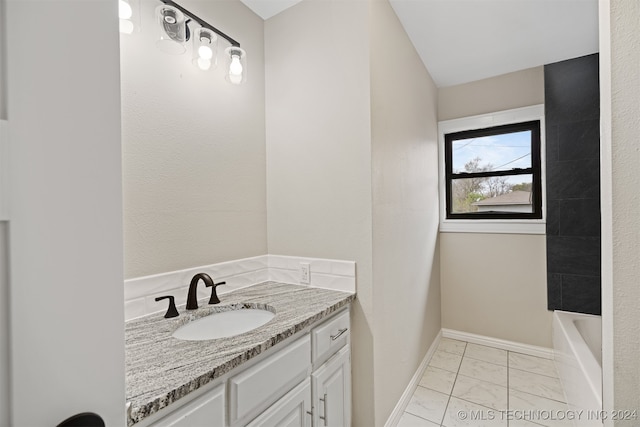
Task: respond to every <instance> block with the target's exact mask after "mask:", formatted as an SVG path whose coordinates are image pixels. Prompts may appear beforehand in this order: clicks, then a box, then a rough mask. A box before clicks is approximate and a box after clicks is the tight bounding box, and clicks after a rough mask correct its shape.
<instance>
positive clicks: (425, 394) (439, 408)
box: [405, 386, 449, 424]
mask: <svg viewBox="0 0 640 427" xmlns="http://www.w3.org/2000/svg"><path fill="white" fill-rule="evenodd" d="M448 401H449V395H447V394H444V393H440V392H438V391H435V390H429V389H428V388H424V387H420V386H418V387H416V391H415V392H414V393H413V396H412V397H411V400H410V401H409V404H408V405H407V408H406V409H405V412H409V413H410V414H412V415H416V416H418V417H421V418H424V419H426V420H429V421H433V422H434V423H437V424H440V423H441V422H442V417H443V416H444V410H445V409H446V408H447V402H448Z"/></svg>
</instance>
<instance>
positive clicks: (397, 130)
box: [360, 0, 440, 425]
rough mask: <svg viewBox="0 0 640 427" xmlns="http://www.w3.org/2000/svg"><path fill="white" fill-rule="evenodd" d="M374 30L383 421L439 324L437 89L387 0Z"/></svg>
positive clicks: (377, 6) (376, 282)
mask: <svg viewBox="0 0 640 427" xmlns="http://www.w3.org/2000/svg"><path fill="white" fill-rule="evenodd" d="M370 34H371V130H372V144H371V148H372V150H371V151H372V165H373V171H372V172H373V176H372V186H373V299H374V315H373V321H374V324H375V328H374V334H373V336H374V359H375V361H374V363H375V369H374V372H375V377H374V382H375V405H374V408H375V416H376V418H375V421H376V425H382V424H383V423H384V422H385V421H386V420H387V418H388V417H389V414H390V413H391V411H392V410H393V408H394V406H395V404H396V403H397V402H398V400H399V399H400V397H401V396H402V393H403V392H404V390H405V388H406V387H407V385H408V384H409V382H410V380H411V378H412V376H413V375H414V373H415V372H416V370H417V368H418V366H419V365H420V362H421V361H422V358H423V357H424V355H425V353H426V352H427V350H428V349H429V346H430V345H431V343H432V342H433V340H434V339H435V337H436V335H437V334H438V332H439V331H440V273H439V270H440V266H439V260H438V255H439V248H438V173H437V170H438V143H437V120H436V103H437V89H436V87H435V84H434V83H433V81H432V79H431V76H430V75H429V73H428V72H427V70H426V68H425V67H424V65H423V63H422V61H421V60H420V58H419V56H418V54H417V53H416V51H415V49H414V47H413V45H412V44H411V42H410V40H409V38H408V37H407V35H406V33H405V31H404V30H403V28H402V26H401V24H400V22H399V20H398V18H397V17H396V15H395V13H394V11H393V9H392V8H391V6H390V4H389V3H388V1H386V0H376V1H373V2H371V23H370ZM399 64H402V65H401V68H402V75H399V74H398V67H399ZM360 425H361V424H360Z"/></svg>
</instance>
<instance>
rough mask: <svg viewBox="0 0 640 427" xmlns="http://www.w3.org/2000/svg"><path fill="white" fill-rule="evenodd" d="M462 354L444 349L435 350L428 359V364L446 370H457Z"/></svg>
mask: <svg viewBox="0 0 640 427" xmlns="http://www.w3.org/2000/svg"><path fill="white" fill-rule="evenodd" d="M461 360H462V356H460V355H459V354H453V353H448V352H446V351H436V352H435V353H433V356H431V360H430V361H429V365H430V366H435V367H436V368H440V369H444V370H446V371H451V372H458V368H459V367H460V361H461Z"/></svg>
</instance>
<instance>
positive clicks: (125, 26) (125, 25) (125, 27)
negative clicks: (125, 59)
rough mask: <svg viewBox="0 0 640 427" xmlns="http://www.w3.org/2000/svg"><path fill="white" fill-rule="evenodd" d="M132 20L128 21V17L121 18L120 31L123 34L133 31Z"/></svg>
mask: <svg viewBox="0 0 640 427" xmlns="http://www.w3.org/2000/svg"><path fill="white" fill-rule="evenodd" d="M133 29H134V26H133V22H131V21H129V20H128V19H121V20H120V32H121V33H123V34H131V33H133Z"/></svg>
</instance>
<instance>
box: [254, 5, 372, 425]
mask: <svg viewBox="0 0 640 427" xmlns="http://www.w3.org/2000/svg"><path fill="white" fill-rule="evenodd" d="M368 12H369V7H368V5H367V3H366V2H361V1H351V0H347V1H344V0H340V1H316V0H310V1H303V2H301V3H299V4H297V5H295V6H294V7H292V8H290V9H287V10H285V11H284V12H282V13H281V14H279V15H276V16H274V17H273V18H270V19H268V20H267V21H266V22H265V46H266V49H265V59H266V63H265V65H266V69H265V74H266V82H267V85H266V86H267V87H266V111H267V126H266V129H267V131H266V135H267V188H268V198H267V210H268V212H269V215H268V237H269V253H271V254H278V255H299V256H311V257H320V258H337V259H348V260H354V261H356V263H357V292H358V297H357V300H356V302H355V303H354V309H353V311H352V322H353V324H352V331H353V333H352V335H351V337H352V338H351V339H352V351H353V354H352V362H353V364H352V373H353V423H354V425H357V426H373V425H374V421H373V411H372V407H373V393H374V376H373V359H374V355H373V336H372V327H373V321H374V320H373V317H372V316H373V297H372V294H373V290H372V286H373V284H372V264H371V262H372V261H371V258H372V248H371V245H372V243H371V240H372V236H371V233H372V230H371V222H372V220H371V131H370V106H369V105H370V96H369V39H368V27H367V25H368Z"/></svg>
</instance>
